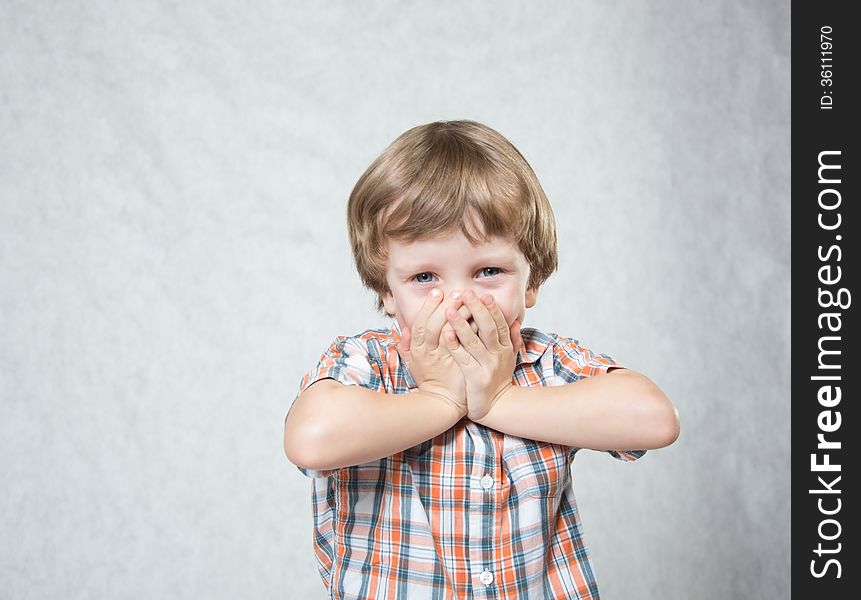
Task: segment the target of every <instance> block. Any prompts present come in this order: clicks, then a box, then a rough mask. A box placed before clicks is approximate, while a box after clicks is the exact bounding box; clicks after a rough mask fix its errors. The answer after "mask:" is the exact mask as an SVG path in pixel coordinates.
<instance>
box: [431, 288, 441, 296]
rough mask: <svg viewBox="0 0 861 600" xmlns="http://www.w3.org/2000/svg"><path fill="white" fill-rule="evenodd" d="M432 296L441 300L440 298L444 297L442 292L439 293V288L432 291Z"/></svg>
mask: <svg viewBox="0 0 861 600" xmlns="http://www.w3.org/2000/svg"><path fill="white" fill-rule="evenodd" d="M430 295H431V296H433V297H434V298H439V297H440V296H442V292H441V291H439V289H438V288H434V289H432V290H431V292H430Z"/></svg>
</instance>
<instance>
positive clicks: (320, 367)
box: [288, 336, 383, 478]
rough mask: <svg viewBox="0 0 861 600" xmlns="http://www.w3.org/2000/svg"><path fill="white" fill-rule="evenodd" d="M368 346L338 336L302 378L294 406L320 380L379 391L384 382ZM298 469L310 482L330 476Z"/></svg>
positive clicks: (320, 472) (367, 343)
mask: <svg viewBox="0 0 861 600" xmlns="http://www.w3.org/2000/svg"><path fill="white" fill-rule="evenodd" d="M371 343H373V342H369V341H366V340H363V339H360V338H357V337H344V336H339V337H337V338H335V341H333V342H332V343H331V344H330V345H329V347H328V348H327V349H326V351H325V352H323V355H322V356H321V357H320V360H319V361H318V362H317V365H316V366H315V367H314V368H313V369H311V370H310V371H308V372H307V373H306V374H305V376H304V377H303V378H302V382H301V383H300V385H299V392H298V393H297V394H296V396H295V397H294V398H293V402H295V401H296V398H298V397H299V395H300V394H301V393H302V392H304V391H305V390H306V389H308V388H309V387H310V386H311V384H313V383H316V382H317V381H320V380H322V379H334V380H335V381H337V382H338V383H342V384H344V385H358V386H361V387H364V388H368V389H370V390H374V391H377V390H379V389H381V388H382V387H383V381H382V376H381V373H380V367H379V366H378V365H377V364H375V362H374V361H372V359H371V355H370V353H369V351H368V345H369V344H371ZM375 354H378V353H375ZM291 406H292V404H291ZM288 414H289V411H288ZM297 468H298V469H299V470H300V471H301V472H302V473H303V474H304V475H306V476H308V477H311V478H321V477H322V478H325V477H328V476H330V475H331V474H332V471H328V470H327V471H315V470H312V469H306V468H304V467H297Z"/></svg>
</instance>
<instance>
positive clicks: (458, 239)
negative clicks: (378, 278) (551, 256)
mask: <svg viewBox="0 0 861 600" xmlns="http://www.w3.org/2000/svg"><path fill="white" fill-rule="evenodd" d="M388 254H389V259H388V265H387V268H386V282H387V283H388V285H389V290H390V291H389V292H387V293H385V294H383V304H384V305H385V308H386V311H387V312H388V313H389V314H394V315H395V316H396V317H397V319H398V324H399V325H400V326H401V328H402V329H403V327H404V326H406V327H409V328H410V329H412V326H413V319H414V318H415V316H416V314H417V313H418V311H419V309H420V308H421V306H422V304H423V303H424V301H425V297H426V296H427V295H428V292H430V291H431V290H432V289H434V288H439V289H440V290H441V291H442V292H443V293H444V294H445V298H448V297H449V295H450V294H451V293H452V292H453V291H461V292H465V291H467V290H472V291H473V292H475V293H476V295H478V296H479V297H482V296H483V295H484V294H491V295H492V296H493V297H494V299H495V301H496V302H497V304H498V305H499V307H500V308H501V309H502V313H503V314H504V315H505V319H506V321H507V322H508V324H509V325H511V324H512V323H513V322H514V320H515V319H518V320H519V321H520V323H521V325H522V324H523V318H524V316H525V315H526V309H527V308H531V307H532V306H534V305H535V299H536V295H537V290H534V289H527V283H528V281H529V263H528V262H527V261H526V257H525V256H523V253H522V252H520V249H519V248H518V247H517V246H516V245H515V244H514V243H512V242H511V241H509V240H507V239H505V238H499V237H492V238H490V241H488V242H486V243H479V244H478V245H477V246H473V245H472V244H471V243H470V242H469V240H468V239H467V238H466V236H464V235H463V232H462V231H460V230H458V231H456V232H455V233H453V234H451V235H448V236H444V237H437V238H432V239H428V240H420V241H414V242H399V241H397V240H391V239H390V240H388Z"/></svg>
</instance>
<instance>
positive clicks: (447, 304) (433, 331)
mask: <svg viewBox="0 0 861 600" xmlns="http://www.w3.org/2000/svg"><path fill="white" fill-rule="evenodd" d="M462 302H463V300H462V299H461V294H460V292H459V291H454V292H451V293H450V294H449V295H448V297H446V298H445V299H444V300H443V301H442V302H441V303H440V304H439V306H437V307H436V308H435V309H434V311H433V312H432V313H431V314H430V316H428V318H427V323H426V324H425V330H426V333H425V346H426V347H427V348H428V349H429V350H433V349H435V348H436V347H437V346H438V345H439V337H440V333H441V331H442V328H443V325H445V324H446V316H445V315H446V311H447V310H448V309H449V308H455V309H457V308H459V307H460V305H461V303H462ZM431 340H433V343H431Z"/></svg>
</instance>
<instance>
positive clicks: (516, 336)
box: [509, 319, 523, 356]
mask: <svg viewBox="0 0 861 600" xmlns="http://www.w3.org/2000/svg"><path fill="white" fill-rule="evenodd" d="M509 336H510V337H511V342H512V344H513V346H514V348H513V349H514V354H515V356H516V355H517V353H518V352H520V351H521V350H522V349H523V335H521V333H520V321H518V320H517V319H514V323H512V324H511V329H510V330H509Z"/></svg>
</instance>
